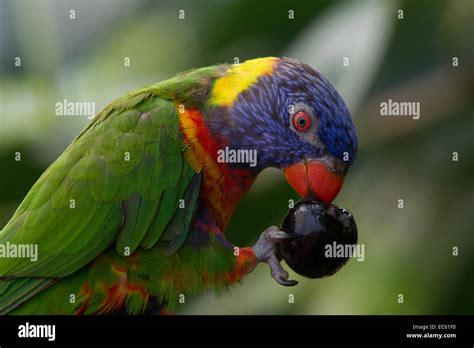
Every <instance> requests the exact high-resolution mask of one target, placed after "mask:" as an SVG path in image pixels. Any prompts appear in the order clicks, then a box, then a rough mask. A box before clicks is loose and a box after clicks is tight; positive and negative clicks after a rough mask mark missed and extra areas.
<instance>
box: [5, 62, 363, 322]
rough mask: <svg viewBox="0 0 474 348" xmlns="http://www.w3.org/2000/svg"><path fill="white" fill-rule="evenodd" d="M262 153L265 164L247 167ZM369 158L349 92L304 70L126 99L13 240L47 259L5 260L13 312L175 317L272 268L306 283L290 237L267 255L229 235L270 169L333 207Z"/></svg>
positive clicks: (215, 75) (266, 237) (200, 78)
mask: <svg viewBox="0 0 474 348" xmlns="http://www.w3.org/2000/svg"><path fill="white" fill-rule="evenodd" d="M224 150H225V152H226V155H225V156H223V152H222V151H224ZM251 151H255V153H256V161H252V162H250V161H248V159H249V158H251V157H252V156H243V154H249V153H250V154H251V153H252V152H251ZM356 151H357V138H356V134H355V130H354V125H353V123H352V120H351V117H350V114H349V111H348V110H347V107H346V106H345V104H344V102H343V100H342V98H341V97H340V95H339V94H338V93H337V91H336V90H335V89H334V87H332V85H331V84H330V83H329V82H328V81H327V80H326V79H325V78H324V77H323V76H322V75H321V74H320V73H318V72H316V71H315V70H313V69H312V68H311V67H309V66H308V65H306V64H303V63H301V62H298V61H296V60H292V59H287V58H272V57H270V58H260V59H253V60H249V61H246V62H244V63H241V64H238V65H225V64H223V65H215V66H211V67H206V68H201V69H196V70H192V71H189V72H185V73H181V74H179V75H176V76H175V77H173V78H171V79H169V80H166V81H163V82H160V83H158V84H155V85H152V86H149V87H146V88H143V89H140V90H137V91H135V92H132V93H130V94H128V95H126V96H124V97H121V98H119V99H117V100H115V101H114V102H112V103H111V104H110V105H108V106H107V107H106V108H105V109H103V110H102V111H101V112H99V113H98V114H97V115H96V117H95V118H94V119H93V120H92V121H91V122H90V123H89V124H88V125H87V127H86V128H85V129H84V130H83V131H82V132H81V133H80V134H79V135H78V136H77V137H76V138H75V140H74V141H73V142H72V144H71V145H70V146H69V147H68V148H67V149H66V150H65V151H64V153H63V154H62V155H61V156H60V157H59V158H58V159H57V160H56V161H55V162H54V163H53V164H52V165H51V166H50V167H49V168H48V169H47V170H46V171H45V172H44V173H43V175H42V176H41V177H40V178H39V179H38V181H37V182H36V183H35V184H34V186H33V187H32V188H31V190H30V191H29V193H28V195H27V196H26V198H25V199H24V200H23V202H22V203H21V205H20V206H19V207H18V209H17V211H16V212H15V214H14V215H13V217H12V218H11V220H10V221H9V222H8V223H7V225H6V226H5V227H4V228H3V230H2V231H1V232H0V245H3V246H4V248H5V247H6V245H7V244H8V247H9V248H12V247H13V248H14V247H18V248H20V247H21V246H25V245H26V246H34V245H36V246H37V248H38V249H37V250H38V257H37V259H36V260H32V259H30V258H26V257H4V258H0V313H11V314H106V313H128V314H140V313H151V312H155V311H157V309H158V308H165V309H168V310H170V311H174V310H175V309H176V307H177V305H178V304H179V300H180V298H183V296H188V295H192V294H195V293H198V292H200V291H203V290H205V289H211V290H215V291H219V289H223V288H226V287H228V286H229V285H231V284H232V283H235V282H237V281H239V280H240V279H241V278H242V277H243V276H244V275H246V274H247V273H249V272H250V271H252V270H253V269H254V267H255V266H256V264H257V263H259V262H261V261H264V262H267V263H268V264H269V265H270V269H271V275H272V276H273V277H274V278H275V280H276V281H277V282H278V283H280V284H282V285H294V284H295V282H294V281H293V280H289V279H288V273H287V272H286V271H285V270H284V269H283V268H282V267H281V266H280V263H279V260H278V258H277V256H276V248H275V246H276V245H277V243H278V241H279V240H280V239H281V238H285V234H284V233H283V232H282V231H279V230H278V228H276V227H270V228H268V229H267V230H266V231H264V232H263V233H262V234H261V236H260V238H259V240H258V241H257V243H256V244H255V246H253V247H244V248H237V247H234V246H233V245H232V244H231V243H229V242H228V241H227V240H226V238H225V236H224V232H225V230H226V228H227V225H228V224H229V221H230V219H231V216H232V213H233V210H234V208H235V206H236V204H237V203H238V202H239V200H240V199H241V197H242V196H243V195H244V194H245V192H246V191H247V190H248V189H249V188H250V187H251V185H252V183H253V182H254V180H255V178H256V177H257V175H258V174H259V173H260V172H261V171H262V170H263V169H265V168H267V167H277V168H280V169H282V170H283V171H284V172H285V175H286V178H287V180H288V182H289V183H290V185H291V186H292V187H293V188H294V189H295V190H296V191H297V192H298V193H299V194H300V195H301V196H305V195H307V194H313V195H315V196H317V197H318V198H319V199H320V200H322V201H324V202H331V201H332V200H333V199H334V198H335V196H336V195H337V193H338V191H339V190H340V188H341V185H342V182H343V179H344V175H345V174H346V173H347V170H348V168H349V166H350V164H351V163H352V162H353V160H354V158H355V155H356ZM236 158H240V159H242V158H243V159H244V160H241V161H240V162H239V161H237V160H235V159H236ZM245 159H247V161H245ZM242 162H244V163H242ZM17 256H18V255H17Z"/></svg>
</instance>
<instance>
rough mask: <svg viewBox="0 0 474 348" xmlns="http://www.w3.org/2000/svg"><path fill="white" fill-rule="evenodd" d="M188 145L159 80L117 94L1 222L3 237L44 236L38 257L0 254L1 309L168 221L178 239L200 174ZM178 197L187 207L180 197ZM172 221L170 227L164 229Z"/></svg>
mask: <svg viewBox="0 0 474 348" xmlns="http://www.w3.org/2000/svg"><path fill="white" fill-rule="evenodd" d="M183 150H184V149H183V144H182V135H181V132H180V129H179V121H178V116H177V113H176V109H175V104H174V103H173V102H172V101H170V100H167V99H164V98H161V97H158V96H156V90H155V91H153V90H141V91H139V92H137V93H133V94H131V95H128V96H125V97H123V98H120V99H117V100H116V101H115V102H114V103H112V104H110V105H109V106H108V107H107V108H105V109H104V110H103V111H102V112H101V113H99V114H98V115H97V116H96V118H95V119H94V121H93V122H91V123H90V124H89V125H88V126H87V128H86V129H85V130H84V131H83V132H82V133H81V134H80V135H79V136H78V137H77V138H76V139H75V140H74V142H73V143H72V144H71V145H70V146H69V147H68V148H67V149H66V151H65V152H64V153H63V154H62V155H61V156H60V157H59V158H58V159H57V160H56V161H55V162H54V163H53V164H52V165H51V166H50V167H49V168H48V169H47V170H46V171H45V172H44V174H43V175H42V176H41V177H40V179H39V180H38V181H37V182H36V184H35V185H34V186H33V187H32V188H31V190H30V192H29V193H28V195H27V196H26V197H25V199H24V201H23V202H22V203H21V205H20V206H19V208H18V209H17V211H16V212H15V214H14V216H13V217H12V219H11V220H10V221H9V223H8V224H7V225H6V226H5V227H4V229H3V230H2V231H1V232H0V243H6V242H7V241H8V242H9V243H10V244H17V245H20V244H37V245H38V260H37V261H36V262H32V261H31V260H30V259H24V258H4V259H2V260H1V263H0V312H4V311H5V310H7V309H8V308H10V307H11V306H12V304H13V303H14V302H15V301H16V302H18V301H22V300H23V299H27V298H28V297H29V296H31V295H34V294H35V293H37V292H38V291H41V290H42V289H44V288H46V287H47V286H49V285H51V284H52V283H54V281H56V279H57V278H62V277H66V276H67V275H70V274H71V273H73V272H75V271H77V270H79V269H80V268H82V267H83V266H85V265H86V264H88V263H89V262H91V261H92V260H93V259H94V258H96V257H97V256H98V255H99V254H101V253H102V252H104V251H105V250H106V249H107V248H109V247H112V246H113V247H114V248H115V250H116V251H117V252H118V253H119V254H121V255H124V254H126V252H127V251H128V252H129V253H133V251H135V250H136V249H137V248H138V247H139V246H141V247H143V248H151V247H152V246H153V245H154V244H155V243H156V242H157V241H159V240H160V237H161V236H162V235H163V234H164V233H165V231H166V235H167V238H166V241H167V243H170V247H172V248H173V249H174V250H175V249H176V248H177V247H179V246H180V245H181V244H182V242H183V238H184V239H185V236H186V235H187V233H188V230H189V225H190V222H191V219H192V216H193V214H194V210H195V208H196V205H197V200H198V196H199V191H200V183H201V174H197V173H195V172H194V171H193V170H192V169H191V167H190V166H189V165H188V163H187V162H186V161H185V159H184V156H183ZM180 199H184V201H185V204H187V206H186V209H185V211H186V212H184V210H183V211H181V209H179V207H178V205H179V202H180ZM175 215H179V216H180V220H182V221H181V224H180V226H178V225H179V223H178V222H173V220H176V219H174V218H173V216H175ZM170 221H172V222H173V223H172V224H171V225H170V226H171V227H170V230H172V231H173V232H170V233H168V231H167V226H168V225H169V224H170ZM180 227H181V228H180ZM183 236H184V237H183ZM28 277H31V278H28Z"/></svg>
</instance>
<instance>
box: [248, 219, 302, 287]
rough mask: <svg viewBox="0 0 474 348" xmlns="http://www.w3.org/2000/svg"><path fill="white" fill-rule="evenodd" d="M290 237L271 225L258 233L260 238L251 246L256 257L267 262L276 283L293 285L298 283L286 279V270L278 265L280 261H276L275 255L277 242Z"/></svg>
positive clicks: (287, 275)
mask: <svg viewBox="0 0 474 348" xmlns="http://www.w3.org/2000/svg"><path fill="white" fill-rule="evenodd" d="M290 237H291V236H290V235H288V234H286V233H285V232H283V231H280V230H279V229H278V227H276V226H271V227H269V228H267V229H266V230H265V231H264V232H263V233H262V234H261V235H260V238H259V239H258V241H257V243H255V246H254V247H253V250H254V252H255V255H256V256H257V259H258V260H259V261H263V262H266V263H268V266H270V273H271V275H272V277H273V279H275V280H276V281H277V283H278V284H280V285H284V286H294V285H296V284H298V282H297V281H296V280H291V279H288V277H289V274H288V272H287V271H285V270H284V269H283V267H282V266H281V265H280V261H278V258H277V257H276V250H277V249H276V245H277V243H278V242H279V241H280V240H282V239H286V238H290Z"/></svg>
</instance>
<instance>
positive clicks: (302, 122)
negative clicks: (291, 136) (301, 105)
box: [293, 111, 311, 132]
mask: <svg viewBox="0 0 474 348" xmlns="http://www.w3.org/2000/svg"><path fill="white" fill-rule="evenodd" d="M293 127H295V129H296V130H297V131H299V132H307V131H308V130H309V129H310V128H311V117H309V115H308V114H307V113H306V112H304V111H298V112H297V113H296V114H295V115H294V116H293Z"/></svg>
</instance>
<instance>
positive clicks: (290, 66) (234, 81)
mask: <svg viewBox="0 0 474 348" xmlns="http://www.w3.org/2000/svg"><path fill="white" fill-rule="evenodd" d="M210 105H212V107H211V108H210V112H209V116H208V121H209V127H210V128H211V131H212V132H213V133H214V134H217V135H218V137H219V138H220V140H221V143H222V144H226V146H228V147H229V148H231V149H234V150H236V151H237V150H250V151H251V150H256V152H257V165H256V170H262V169H265V168H267V167H277V168H280V169H282V170H283V171H284V173H285V176H286V178H287V180H288V182H289V184H290V185H291V186H292V187H293V188H294V189H295V190H296V191H297V192H298V193H299V194H300V195H301V196H302V197H305V196H307V195H316V196H317V198H319V199H320V200H322V201H323V202H326V203H330V202H332V201H333V200H334V198H335V197H336V195H337V194H338V192H339V190H340V188H341V186H342V183H343V180H344V176H345V175H346V173H347V171H348V169H349V166H350V165H351V164H352V162H353V161H354V159H355V156H356V153H357V136H356V132H355V128H354V124H353V122H352V119H351V116H350V113H349V111H348V109H347V107H346V105H345V104H344V101H343V100H342V98H341V96H340V95H339V94H338V92H337V91H336V90H335V89H334V87H333V86H332V85H331V83H330V82H329V81H328V80H326V78H324V77H323V76H322V75H321V74H320V73H318V72H317V71H315V70H314V69H312V68H311V67H310V66H308V65H307V64H304V63H301V62H299V61H296V60H293V59H287V58H281V59H280V58H260V59H254V60H249V61H246V62H244V63H241V64H239V65H234V66H233V67H231V68H229V70H228V71H227V72H226V74H225V75H224V76H223V77H221V78H219V79H217V80H216V81H215V83H214V86H213V88H212V91H211V95H210ZM234 165H236V166H238V165H239V164H234ZM241 165H242V164H241Z"/></svg>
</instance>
